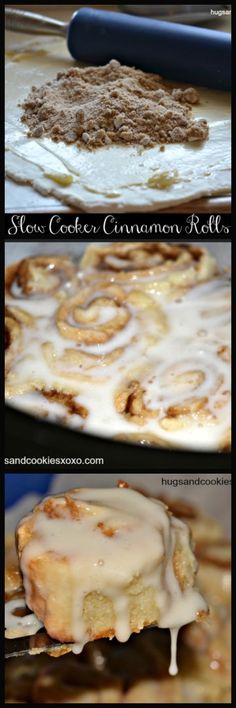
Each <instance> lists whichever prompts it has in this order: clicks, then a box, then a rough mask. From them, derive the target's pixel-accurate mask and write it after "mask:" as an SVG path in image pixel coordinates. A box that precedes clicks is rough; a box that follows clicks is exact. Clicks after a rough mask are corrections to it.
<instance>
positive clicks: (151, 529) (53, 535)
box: [20, 489, 207, 673]
mask: <svg viewBox="0 0 236 708" xmlns="http://www.w3.org/2000/svg"><path fill="white" fill-rule="evenodd" d="M68 494H69V496H70V498H71V499H72V500H73V502H75V504H76V507H77V509H78V510H79V519H77V520H75V519H73V518H71V512H70V509H68V507H67V506H66V504H65V498H64V497H63V496H58V497H55V498H54V504H56V505H57V506H59V507H61V512H60V513H61V516H60V518H50V517H49V516H48V515H47V513H46V512H44V511H43V505H42V506H41V509H40V511H39V512H35V514H34V515H33V516H31V523H32V531H31V537H30V539H29V540H28V541H27V543H26V545H25V546H24V548H23V551H22V554H21V558H20V565H21V570H22V572H23V578H24V587H25V592H26V602H27V604H28V606H29V607H31V605H32V599H31V578H30V563H31V561H32V560H34V559H37V558H38V557H40V556H42V555H44V554H47V553H51V552H53V553H55V554H56V555H57V556H58V557H61V556H62V557H66V558H67V560H68V564H69V570H68V572H69V574H70V577H71V578H72V584H73V596H72V609H71V612H70V615H69V618H68V622H69V626H68V631H69V633H72V634H73V639H74V646H73V651H74V652H75V653H79V652H80V651H81V650H82V648H83V646H84V644H85V643H86V642H87V641H89V636H88V633H87V628H86V625H85V621H84V617H83V603H84V598H85V596H86V595H88V594H89V593H91V592H93V591H95V592H97V593H101V594H102V595H104V596H105V597H107V598H109V599H110V600H111V601H112V603H113V609H114V614H115V626H114V636H115V637H116V638H117V639H118V640H119V641H120V642H126V641H127V640H128V638H129V637H130V634H131V632H132V628H131V625H130V618H129V596H128V594H127V587H128V586H129V584H130V582H132V581H133V580H134V579H135V578H141V581H142V585H143V586H144V587H147V588H153V589H154V591H155V595H154V597H156V600H155V602H156V612H157V617H158V616H159V619H158V621H157V624H158V626H160V627H167V628H170V629H172V630H173V632H172V655H171V666H170V672H171V673H174V672H175V664H176V656H175V653H176V649H175V647H176V641H177V629H178V628H179V627H181V626H182V625H183V624H186V623H188V622H192V621H193V620H195V619H196V616H197V613H198V612H200V611H207V606H206V603H205V601H204V600H203V598H202V597H201V595H200V593H199V592H198V590H197V589H196V588H194V587H192V585H193V583H194V569H195V562H194V558H193V556H192V553H191V549H190V545H189V531H188V528H187V526H186V525H185V524H184V523H183V522H182V521H180V520H179V519H176V518H175V517H173V516H172V515H169V514H168V513H167V508H166V507H165V506H164V504H162V503H161V502H159V501H156V500H154V499H149V498H146V497H144V496H143V495H141V494H139V493H138V492H135V491H133V490H130V489H80V490H77V489H76V490H71V491H70V492H69V493H68ZM25 522H27V518H26V519H23V521H22V522H21V523H20V525H21V524H23V525H24V523H25ZM104 528H105V530H107V529H108V531H112V535H106V534H105V533H104V532H103V531H104ZM176 543H178V547H179V546H180V547H181V549H182V550H183V551H185V559H184V560H183V563H185V562H188V561H189V557H190V558H191V567H192V570H191V571H190V581H189V582H188V585H189V584H190V583H191V587H189V586H187V588H186V589H185V590H181V587H180V585H179V581H178V578H177V577H176V575H175V570H174V566H173V557H174V553H175V548H176ZM50 586H51V591H52V592H53V593H55V594H56V587H53V568H52V577H51V579H50ZM41 592H42V593H43V589H41ZM46 599H47V598H46ZM139 629H142V625H141V626H140V627H139Z"/></svg>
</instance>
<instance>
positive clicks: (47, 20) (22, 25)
mask: <svg viewBox="0 0 236 708" xmlns="http://www.w3.org/2000/svg"><path fill="white" fill-rule="evenodd" d="M5 27H6V29H7V30H11V32H25V33H26V34H53V35H63V36H64V37H65V36H66V34H67V24H66V23H65V22H61V21H60V20H54V19H53V18H51V17H44V15H38V14H36V13H34V12H27V11H25V10H13V9H11V8H9V7H7V8H6V9H5Z"/></svg>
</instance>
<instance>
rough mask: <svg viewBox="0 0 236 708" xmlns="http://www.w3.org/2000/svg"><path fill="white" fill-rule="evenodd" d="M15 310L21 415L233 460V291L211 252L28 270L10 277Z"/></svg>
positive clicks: (10, 359) (114, 251)
mask: <svg viewBox="0 0 236 708" xmlns="http://www.w3.org/2000/svg"><path fill="white" fill-rule="evenodd" d="M6 308H7V318H6V397H7V399H8V400H10V402H11V403H12V404H13V405H15V406H17V407H20V408H23V409H24V410H26V411H28V412H33V413H34V414H37V415H39V416H40V415H41V416H45V417H48V418H49V419H50V420H56V421H60V422H61V423H62V424H64V425H68V426H71V427H73V428H74V429H77V430H85V431H86V432H91V433H93V434H98V435H103V436H108V437H113V438H115V439H117V440H122V439H123V440H129V441H131V442H136V443H142V444H144V443H146V444H151V445H156V446H161V447H172V448H173V447H175V448H185V449H193V450H195V449H200V450H227V449H229V448H230V427H231V423H230V389H231V385H230V287H229V283H228V281H227V278H226V276H225V275H221V274H218V272H217V266H216V262H215V260H214V258H213V257H212V256H211V255H210V254H209V253H208V251H206V250H205V249H203V248H199V247H195V246H187V245H186V246H185V245H173V244H165V243H121V244H119V243H115V244H111V245H109V246H98V245H96V244H92V245H91V246H89V247H88V249H87V250H86V252H85V254H84V256H83V258H82V260H81V262H80V266H79V267H76V265H75V264H74V263H72V262H71V261H70V259H68V258H67V257H63V256H61V257H55V258H54V257H43V256H38V257H36V258H32V259H24V260H23V261H21V262H18V263H17V264H15V265H12V266H10V268H9V269H7V273H6ZM101 400H102V401H103V407H102V409H101Z"/></svg>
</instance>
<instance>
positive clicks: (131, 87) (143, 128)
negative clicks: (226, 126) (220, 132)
mask: <svg viewBox="0 0 236 708" xmlns="http://www.w3.org/2000/svg"><path fill="white" fill-rule="evenodd" d="M198 102H199V96H198V93H197V91H196V90H195V89H194V88H187V89H185V90H182V89H176V88H175V89H169V88H167V87H165V86H164V84H163V82H162V80H161V78H160V76H158V75H157V74H146V73H144V72H143V71H139V70H137V69H133V68H130V67H128V66H122V65H121V64H120V63H119V62H118V61H116V60H115V59H112V60H111V61H110V62H109V64H107V65H106V66H100V67H89V68H82V69H81V68H77V67H73V68H71V69H69V70H68V71H66V72H64V73H59V74H57V77H56V79H54V80H53V81H50V82H48V83H46V84H45V85H44V86H40V87H39V88H37V87H36V86H33V87H32V89H31V93H30V94H29V96H28V97H27V99H26V100H25V101H24V103H23V104H22V105H23V108H24V114H23V116H22V121H23V122H24V123H26V124H27V126H28V128H29V133H28V135H29V137H35V138H40V137H45V136H47V137H50V138H51V139H52V140H55V141H57V142H58V141H64V142H65V143H77V144H78V146H83V147H87V148H89V149H93V148H97V147H100V146H102V145H110V144H128V145H132V144H136V145H137V144H139V145H142V146H144V147H153V146H154V145H156V144H157V143H184V142H190V141H194V140H204V139H205V138H207V136H208V125H207V121H206V120H204V119H201V120H194V119H193V118H192V111H191V104H194V103H198Z"/></svg>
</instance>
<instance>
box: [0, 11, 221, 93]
mask: <svg viewBox="0 0 236 708" xmlns="http://www.w3.org/2000/svg"><path fill="white" fill-rule="evenodd" d="M5 18H6V29H10V30H12V31H14V32H19V31H20V32H27V33H30V34H49V35H56V34H59V35H63V36H65V37H66V38H67V44H68V49H69V52H70V53H71V55H72V57H73V58H74V59H76V60H78V61H81V62H85V63H89V64H95V65H102V64H106V63H107V62H109V61H110V59H118V61H120V62H121V63H122V64H127V65H128V66H135V67H136V68H138V69H143V70H144V71H149V72H153V73H156V72H157V73H158V74H160V75H161V76H163V77H164V78H166V79H170V80H173V81H180V82H186V83H190V84H193V85H198V86H207V87H209V88H214V89H221V90H224V91H228V90H229V89H230V65H231V38H230V34H229V33H228V32H218V31H216V30H211V29H202V28H200V27H192V26H191V27H189V26H186V25H181V24H175V23H170V22H164V21H162V20H156V19H149V18H146V17H135V16H129V15H125V14H123V13H119V12H109V11H106V10H97V9H94V8H91V7H83V8H81V9H80V10H77V11H76V12H75V13H74V14H73V15H72V17H71V19H70V21H69V23H65V22H61V21H58V20H54V19H52V18H49V17H44V16H41V15H37V14H34V13H30V12H25V11H22V10H13V9H10V8H6V10H5Z"/></svg>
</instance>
